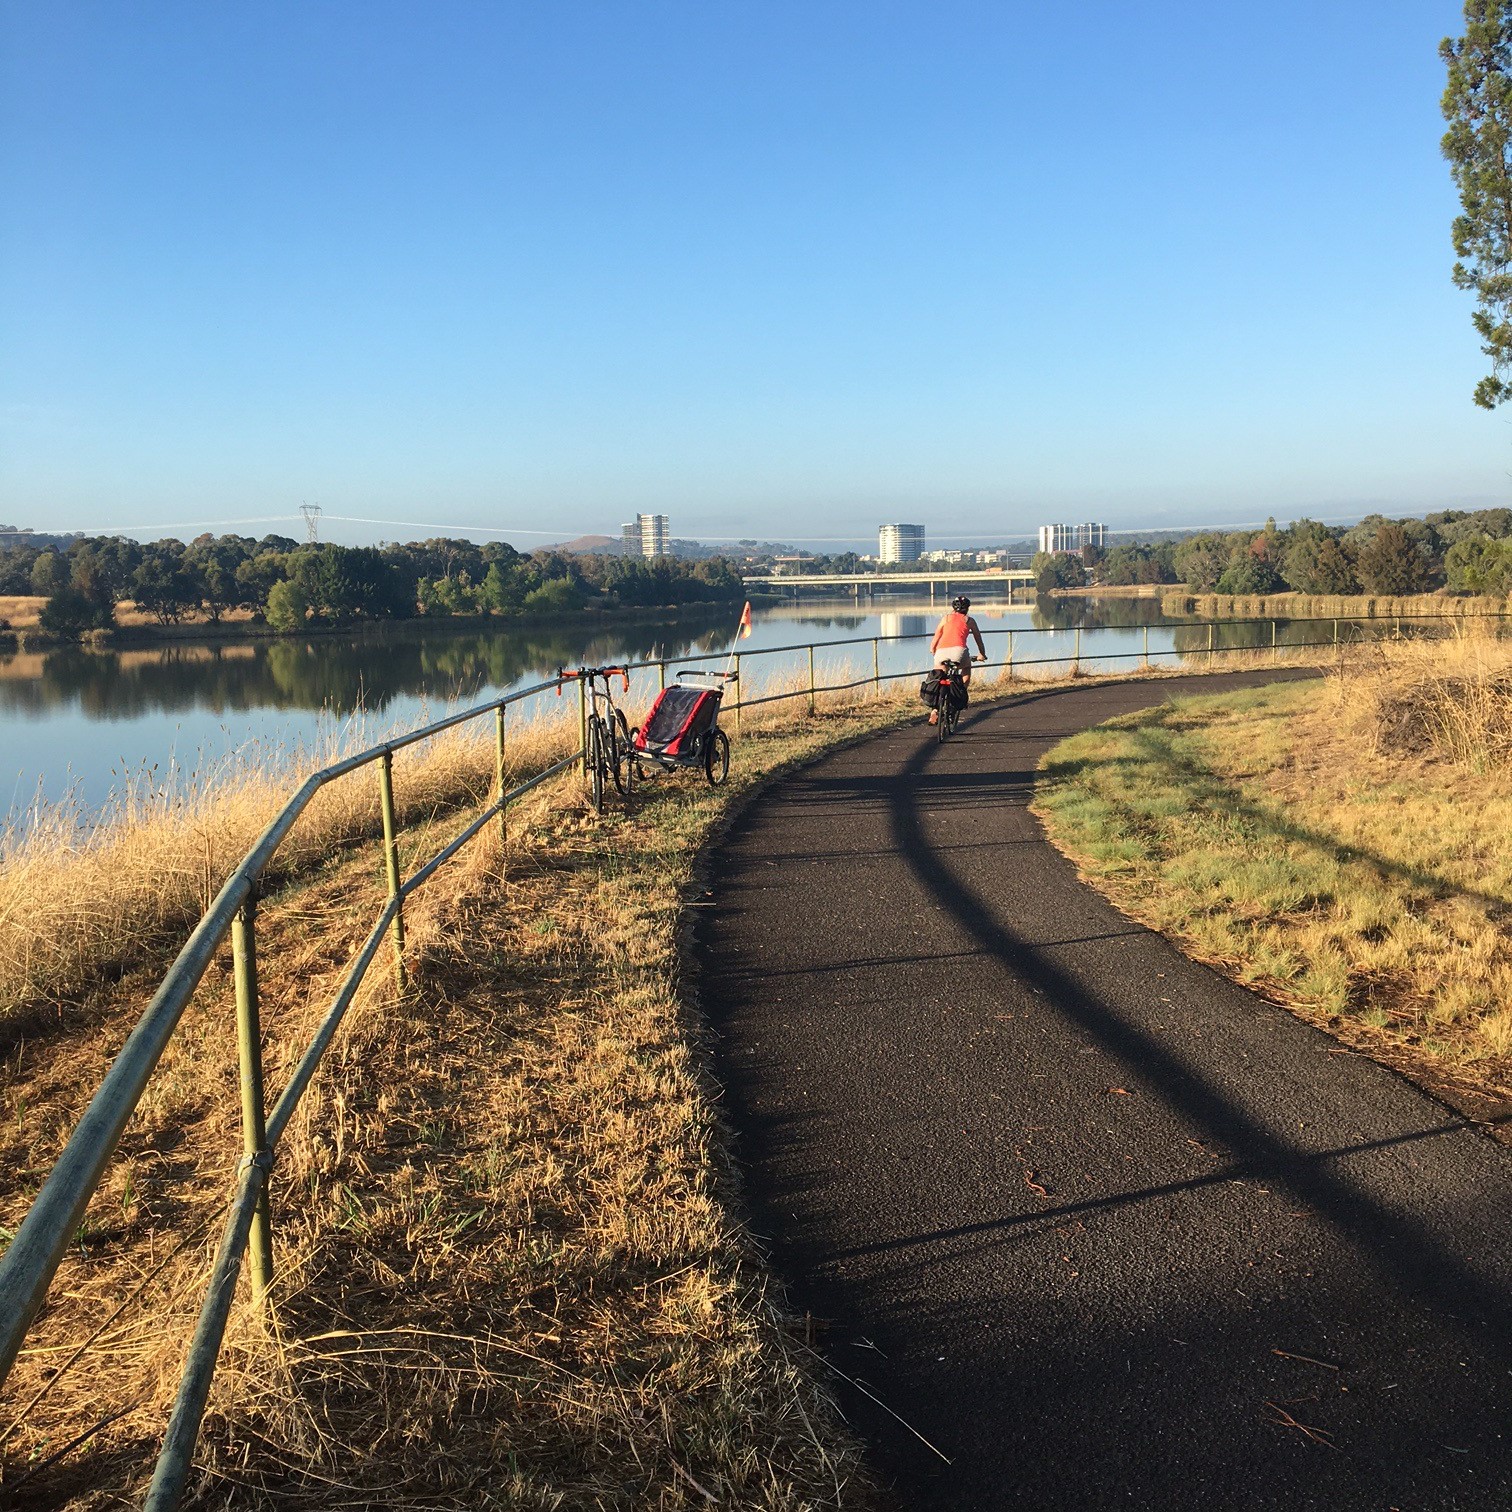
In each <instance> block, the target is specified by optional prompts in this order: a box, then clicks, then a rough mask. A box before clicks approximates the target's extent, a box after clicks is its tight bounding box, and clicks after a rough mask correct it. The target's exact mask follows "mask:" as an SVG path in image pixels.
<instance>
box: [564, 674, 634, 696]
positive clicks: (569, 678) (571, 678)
mask: <svg viewBox="0 0 1512 1512" xmlns="http://www.w3.org/2000/svg"><path fill="white" fill-rule="evenodd" d="M595 677H602V678H604V679H605V681H607V680H608V679H609V678H611V677H618V678H620V679H621V680H622V681H623V682H624V684H625V687H624V691H625V692H626V693H628V692H629V691H630V669H629V667H578V668H576V669H575V670H573V671H571V672H569V671H568V670H567V669H566V668H565V667H558V668H557V678H558V682H557V697H558V698H560V697H561V696H562V683H569V682H576V681H577V680H578V679H579V678H583V679H586V680H592V679H593V678H595Z"/></svg>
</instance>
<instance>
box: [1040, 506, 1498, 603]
mask: <svg viewBox="0 0 1512 1512" xmlns="http://www.w3.org/2000/svg"><path fill="white" fill-rule="evenodd" d="M1033 569H1034V572H1035V575H1036V576H1035V586H1036V587H1037V588H1038V589H1039V590H1040V591H1041V592H1042V593H1053V592H1055V591H1057V590H1058V589H1065V588H1083V587H1124V586H1128V585H1132V584H1152V585H1159V584H1170V585H1173V586H1174V585H1176V584H1182V585H1184V586H1185V587H1186V588H1187V590H1188V591H1189V592H1190V593H1193V594H1215V593H1216V594H1221V595H1225V596H1227V595H1234V596H1245V597H1255V596H1260V595H1274V594H1277V593H1286V592H1294V593H1301V594H1307V595H1311V596H1326V597H1330V598H1336V599H1337V598H1347V597H1355V596H1358V595H1365V596H1369V597H1382V596H1387V597H1405V596H1409V595H1413V594H1422V593H1434V592H1445V593H1451V594H1480V595H1485V596H1490V597H1502V596H1506V595H1509V594H1512V509H1479V510H1462V509H1445V510H1439V511H1437V512H1436V513H1433V514H1429V515H1425V516H1423V518H1421V519H1402V520H1391V519H1387V518H1386V516H1384V515H1378V514H1376V515H1367V516H1366V517H1365V518H1364V519H1363V520H1361V521H1360V522H1359V523H1358V524H1357V525H1350V526H1347V527H1345V526H1331V525H1324V524H1321V523H1320V522H1319V521H1317V520H1306V519H1303V520H1295V521H1293V522H1292V524H1291V525H1289V526H1288V527H1287V528H1286V529H1284V530H1283V529H1280V528H1279V527H1278V526H1277V525H1276V522H1275V520H1274V519H1272V520H1268V521H1267V522H1266V524H1265V526H1264V528H1263V529H1261V530H1258V531H1257V530H1238V531H1227V532H1225V531H1200V532H1198V533H1196V534H1194V535H1189V536H1187V537H1186V538H1185V539H1184V540H1179V541H1154V542H1148V543H1138V542H1136V543H1130V544H1126V545H1118V546H1113V547H1109V548H1107V549H1104V548H1101V547H1098V546H1087V547H1085V548H1084V549H1083V550H1082V551H1080V552H1071V553H1066V552H1057V553H1053V554H1052V553H1045V552H1042V553H1040V554H1039V555H1038V556H1036V557H1035V558H1034V563H1033Z"/></svg>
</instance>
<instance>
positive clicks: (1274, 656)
mask: <svg viewBox="0 0 1512 1512" xmlns="http://www.w3.org/2000/svg"><path fill="white" fill-rule="evenodd" d="M1279 629H1280V625H1279V623H1278V622H1277V621H1276V620H1272V621H1271V660H1272V661H1278V660H1280V657H1281V643H1280V637H1279V635H1278V633H1277V632H1278V631H1279Z"/></svg>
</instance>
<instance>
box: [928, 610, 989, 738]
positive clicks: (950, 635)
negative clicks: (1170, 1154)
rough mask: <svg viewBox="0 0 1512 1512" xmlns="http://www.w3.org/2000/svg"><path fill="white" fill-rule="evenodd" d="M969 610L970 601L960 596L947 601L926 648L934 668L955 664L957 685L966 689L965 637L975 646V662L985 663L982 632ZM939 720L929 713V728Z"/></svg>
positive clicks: (968, 663)
mask: <svg viewBox="0 0 1512 1512" xmlns="http://www.w3.org/2000/svg"><path fill="white" fill-rule="evenodd" d="M970 608H971V600H970V599H969V598H967V597H966V596H965V595H964V594H962V595H961V596H960V597H959V598H953V599H951V601H950V612H949V613H948V614H944V615H941V616H940V623H939V625H938V626H937V627H936V629H935V633H934V639H933V640H932V641H931V642H930V644H929V649H930V651H931V652H932V653H933V655H934V659H935V666H937V667H943V666H944V665H945V663H946V662H955V663H956V665H957V666H958V667H960V669H961V681H962V682H963V683H964V684H966V685H967V686H968V687H969V686H970V685H971V652H970V651H968V650H967V649H966V641H967V638H968V637H970V638H972V639H974V640H975V641H976V643H977V651H978V653H979V656H978V660H980V661H986V660H987V645H986V643H985V642H984V641H983V639H982V632H981V631H980V630H979V629H978V628H977V622H976V621H975V620H974V619H973V618H972V617H971V616H970V615H969V614H968V613H967V612H966V611H967V610H968V609H970ZM939 719H940V711H939V710H938V709H931V710H930V712H929V722H930V724H937V723H938V722H939Z"/></svg>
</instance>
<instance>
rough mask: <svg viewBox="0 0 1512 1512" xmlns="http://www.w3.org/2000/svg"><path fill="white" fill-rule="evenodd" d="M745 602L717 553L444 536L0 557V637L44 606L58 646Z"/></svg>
mask: <svg viewBox="0 0 1512 1512" xmlns="http://www.w3.org/2000/svg"><path fill="white" fill-rule="evenodd" d="M742 593H743V586H742V582H741V576H740V573H739V571H738V570H737V569H736V568H735V566H734V565H733V564H732V563H731V562H729V561H728V560H726V559H725V558H723V557H712V558H708V559H706V560H702V561H685V560H683V559H681V558H677V557H656V558H649V559H647V558H638V557H622V556H611V555H594V554H582V555H579V554H575V553H567V552H561V551H536V552H529V553H524V552H519V551H516V550H515V548H514V547H513V546H510V545H509V544H507V543H506V542H503V541H490V542H486V543H485V544H483V545H479V544H477V543H476V542H473V541H467V540H458V539H451V538H446V537H438V538H435V539H431V540H425V541H409V542H404V543H397V542H395V543H390V544H385V545H382V546H338V545H335V544H331V543H316V542H307V543H301V542H298V541H295V540H292V539H291V538H289V537H287V536H280V535H266V536H263V537H262V538H261V539H260V540H254V539H253V538H252V537H250V536H240V535H220V536H216V535H209V534H206V535H200V536H196V537H195V538H194V539H193V540H192V541H189V542H183V541H178V540H173V539H165V540H159V541H148V542H139V541H133V540H130V539H127V538H126V537H123V536H81V537H78V538H76V539H75V540H73V541H71V542H69V543H68V544H67V545H66V546H65V547H61V548H60V547H57V546H43V547H40V548H39V547H35V546H29V545H28V546H22V545H17V546H10V547H6V548H4V549H0V632H5V631H12V632H14V631H16V630H25V632H26V634H27V635H28V637H30V636H31V635H32V634H33V633H35V632H33V631H32V630H31V628H30V627H28V626H22V625H18V624H12V623H11V619H12V618H13V617H14V618H20V617H21V616H20V615H19V614H18V613H17V612H16V611H18V610H20V609H22V608H29V607H30V605H31V603H32V602H33V601H35V600H37V599H40V600H42V603H41V606H40V610H39V612H38V613H37V618H36V627H37V630H38V631H40V632H41V634H43V635H46V636H51V637H56V638H59V639H78V638H87V637H99V636H101V635H108V634H110V633H112V632H114V631H116V630H117V629H119V628H122V627H123V626H124V627H127V628H139V627H156V629H157V630H158V631H171V630H173V629H174V628H175V627H177V626H182V625H187V624H195V625H200V626H203V625H212V626H215V625H221V624H238V625H239V626H240V628H242V629H247V628H250V627H256V628H257V629H258V630H261V631H264V632H267V633H272V634H280V635H287V634H298V633H302V632H305V631H307V630H309V629H311V628H312V627H324V626H330V627H337V626H346V625H354V624H360V623H362V622H365V621H380V620H406V619H416V618H421V619H446V620H451V619H456V618H458V617H473V618H476V617H486V618H500V619H505V620H509V619H529V620H537V619H541V618H549V617H554V616H560V615H563V614H573V613H577V612H579V611H583V610H589V609H596V610H599V611H619V610H646V609H651V608H667V607H683V606H687V605H690V604H718V603H738V602H739V601H740V599H741V596H742ZM5 600H11V601H12V602H11V604H10V605H9V607H10V608H11V610H12V615H11V616H7V615H6V614H5V607H4V606H3V601H5Z"/></svg>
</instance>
